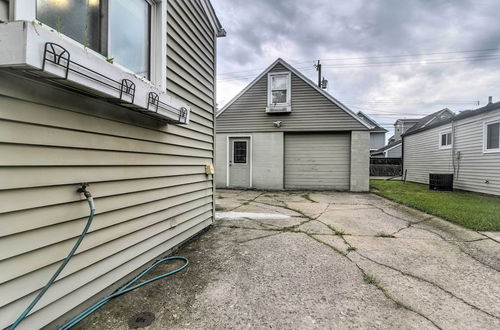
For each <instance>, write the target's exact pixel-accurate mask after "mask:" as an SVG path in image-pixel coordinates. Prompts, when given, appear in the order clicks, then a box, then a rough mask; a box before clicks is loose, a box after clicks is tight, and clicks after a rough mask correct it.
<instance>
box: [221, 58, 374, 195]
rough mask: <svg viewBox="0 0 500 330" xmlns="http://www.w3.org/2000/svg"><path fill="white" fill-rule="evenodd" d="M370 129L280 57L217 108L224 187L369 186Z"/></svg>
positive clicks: (360, 188)
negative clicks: (225, 103) (231, 98)
mask: <svg viewBox="0 0 500 330" xmlns="http://www.w3.org/2000/svg"><path fill="white" fill-rule="evenodd" d="M370 129H371V126H370V125H369V124H368V123H366V122H364V121H363V120H362V119H361V118H359V117H358V116H356V115H355V114H354V113H353V112H351V111H350V110H349V109H347V108H346V107H345V106H344V105H343V104H342V103H340V102H339V101H337V100H336V99H335V98H333V97H332V96H331V95H330V94H328V93H327V92H325V91H324V90H322V89H321V88H319V87H318V86H316V85H315V84H314V83H313V82H312V81H310V80H309V79H308V78H306V77H305V76H303V75H302V74H301V73H300V72H298V71H297V70H296V69H295V68H293V67H292V66H291V65H289V64H288V63H286V62H285V61H283V60H282V59H278V60H276V61H275V62H274V63H273V64H272V65H271V66H269V68H267V69H266V70H265V71H264V72H263V73H261V74H260V75H259V76H258V77H257V78H256V79H255V80H254V81H253V82H252V83H250V85H248V86H247V87H246V88H245V89H244V90H243V91H242V92H240V93H239V94H238V95H237V96H236V97H235V98H234V99H233V100H231V101H230V102H229V103H228V104H227V105H225V106H224V107H223V108H222V109H221V111H219V112H218V114H217V119H216V133H217V140H216V184H217V187H219V188H256V189H276V190H281V189H290V190H340V191H349V190H350V191H367V190H368V180H369V148H370V131H369V130H370Z"/></svg>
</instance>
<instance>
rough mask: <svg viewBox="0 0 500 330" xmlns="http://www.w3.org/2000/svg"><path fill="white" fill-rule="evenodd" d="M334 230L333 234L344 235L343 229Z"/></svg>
mask: <svg viewBox="0 0 500 330" xmlns="http://www.w3.org/2000/svg"><path fill="white" fill-rule="evenodd" d="M334 232H335V235H337V236H344V235H345V231H343V230H337V229H335V230H334Z"/></svg>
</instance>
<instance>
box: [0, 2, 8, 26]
mask: <svg viewBox="0 0 500 330" xmlns="http://www.w3.org/2000/svg"><path fill="white" fill-rule="evenodd" d="M8 20H9V1H7V0H0V22H7V21H8Z"/></svg>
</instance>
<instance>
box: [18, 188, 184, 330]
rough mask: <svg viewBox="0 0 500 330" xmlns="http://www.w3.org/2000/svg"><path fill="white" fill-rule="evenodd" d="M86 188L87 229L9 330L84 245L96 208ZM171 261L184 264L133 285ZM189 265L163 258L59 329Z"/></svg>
mask: <svg viewBox="0 0 500 330" xmlns="http://www.w3.org/2000/svg"><path fill="white" fill-rule="evenodd" d="M86 187H87V184H82V187H81V188H80V189H78V192H81V193H83V194H84V195H85V197H86V198H87V202H88V204H89V208H90V214H89V217H88V219H87V224H86V225H85V228H83V231H82V233H81V234H80V236H79V237H78V240H77V241H76V243H75V245H74V246H73V248H72V249H71V251H70V252H69V253H68V255H67V256H66V258H64V260H63V262H62V263H61V265H60V266H59V268H58V269H57V271H56V272H55V273H54V275H52V277H51V278H50V280H49V281H48V282H47V284H45V286H44V287H43V289H42V290H41V291H40V292H39V293H38V295H37V296H36V297H35V299H33V301H32V302H31V304H30V305H29V306H28V307H26V309H25V310H24V311H23V312H22V313H21V315H19V317H18V318H17V319H16V321H15V322H14V323H12V325H11V326H10V327H9V330H13V329H15V328H16V327H17V326H18V325H19V323H21V322H22V321H23V320H24V319H25V318H26V316H27V315H28V313H29V312H30V311H31V310H32V309H33V307H35V305H36V304H37V303H38V301H40V299H41V298H42V296H43V295H44V294H45V293H46V292H47V290H48V289H49V288H50V286H51V285H52V284H53V283H54V281H55V280H56V278H57V277H58V276H59V274H60V273H61V272H62V270H63V269H64V267H66V265H67V264H68V262H69V261H70V259H71V258H72V257H73V255H74V254H75V252H76V250H77V249H78V247H79V246H80V244H81V243H82V241H83V238H84V237H85V235H87V232H88V230H89V228H90V225H91V224H92V220H93V219H94V213H95V207H94V200H93V198H92V196H91V194H90V192H89V191H87V189H86ZM169 260H182V261H184V264H183V265H182V266H180V267H178V268H176V269H174V270H173V271H170V272H168V273H165V274H162V275H159V276H156V277H153V278H151V279H149V280H147V281H144V282H141V283H139V284H135V285H133V284H134V283H136V282H137V281H139V280H140V279H141V278H142V277H143V276H144V275H146V274H147V273H148V272H149V271H150V270H152V269H153V268H155V267H156V266H158V265H159V264H161V263H164V262H167V261H169ZM188 264H189V260H188V259H187V258H184V257H177V256H173V257H167V258H163V259H160V260H158V261H156V262H155V263H153V264H152V265H151V266H149V267H148V268H147V269H146V270H144V271H143V272H142V273H140V274H139V275H138V276H136V277H135V278H134V279H133V280H132V281H130V282H128V283H127V284H125V285H124V286H122V287H121V288H120V289H118V290H117V291H115V292H114V293H113V294H111V295H109V296H107V297H106V298H103V299H101V300H99V301H98V302H97V303H95V304H94V305H92V306H90V307H89V308H87V309H86V310H84V311H83V312H81V313H80V314H78V315H77V316H75V317H74V318H73V319H72V320H71V321H69V322H67V323H66V324H64V325H63V326H61V327H60V328H59V329H69V328H71V327H72V326H74V325H75V324H77V323H78V322H80V321H81V320H83V319H84V318H86V317H87V316H89V315H90V314H92V313H93V312H94V311H96V310H97V309H98V308H100V307H101V306H102V305H104V304H105V303H107V302H108V301H110V300H111V299H113V298H114V297H117V296H119V295H122V294H124V293H127V292H130V291H132V290H135V289H137V288H139V287H141V286H143V285H146V284H148V283H151V282H154V281H156V280H159V279H160V278H164V277H167V276H170V275H173V274H175V273H178V272H180V271H181V270H183V269H184V268H186V267H187V265H188Z"/></svg>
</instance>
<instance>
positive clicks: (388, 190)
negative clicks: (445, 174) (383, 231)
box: [370, 181, 500, 231]
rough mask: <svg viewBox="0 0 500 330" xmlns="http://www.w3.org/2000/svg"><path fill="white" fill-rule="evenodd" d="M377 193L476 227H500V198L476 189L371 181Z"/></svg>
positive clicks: (469, 226)
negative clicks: (449, 189) (439, 189)
mask: <svg viewBox="0 0 500 330" xmlns="http://www.w3.org/2000/svg"><path fill="white" fill-rule="evenodd" d="M370 190H371V192H373V193H374V194H377V195H380V196H383V197H386V198H388V199H391V200H393V201H395V202H398V203H401V204H404V205H407V206H410V207H413V208H416V209H418V210H420V211H423V212H426V213H428V214H432V215H436V216H438V217H441V218H443V219H446V220H448V221H451V222H454V223H457V224H459V225H462V226H464V227H466V228H470V229H474V230H487V231H498V230H500V216H499V214H500V198H498V197H493V196H485V195H481V194H477V193H473V192H464V191H453V192H442V191H432V190H429V188H428V186H427V185H424V184H420V183H413V182H407V183H406V184H405V183H403V182H401V181H371V182H370Z"/></svg>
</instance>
